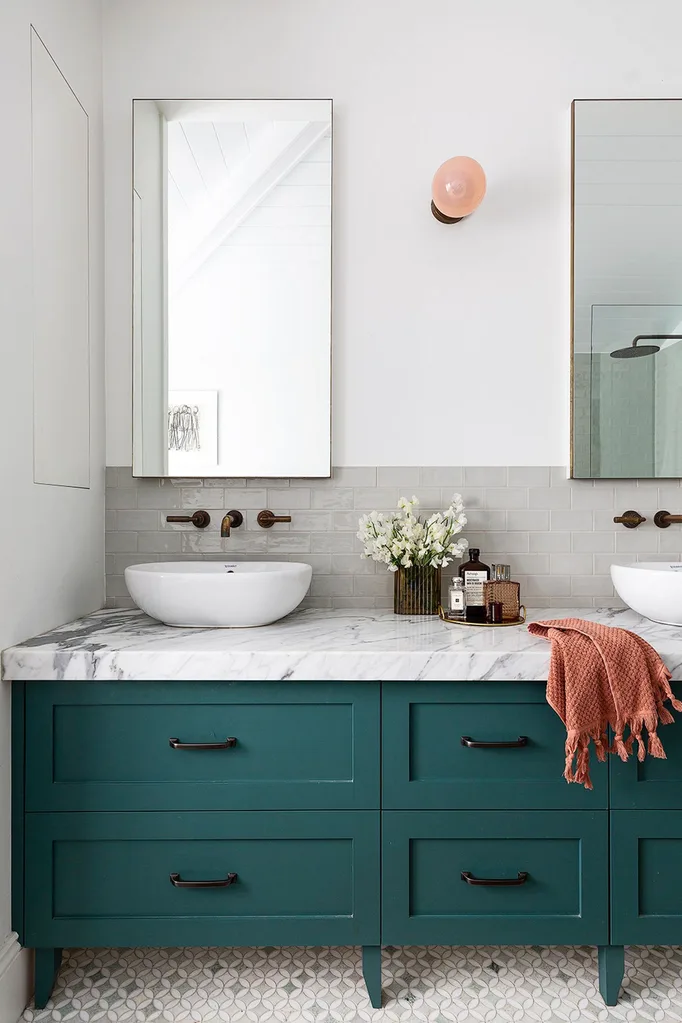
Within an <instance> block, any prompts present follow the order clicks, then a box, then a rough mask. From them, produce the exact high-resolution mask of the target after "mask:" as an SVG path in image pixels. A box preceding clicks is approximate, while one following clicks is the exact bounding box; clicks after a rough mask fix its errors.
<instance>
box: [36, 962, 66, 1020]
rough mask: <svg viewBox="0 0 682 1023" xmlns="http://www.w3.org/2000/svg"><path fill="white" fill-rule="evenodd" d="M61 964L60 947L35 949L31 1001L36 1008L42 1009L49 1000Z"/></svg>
mask: <svg viewBox="0 0 682 1023" xmlns="http://www.w3.org/2000/svg"><path fill="white" fill-rule="evenodd" d="M61 964H62V950H61V948H37V949H36V950H35V968H34V995H33V1002H34V1005H35V1007H36V1009H44V1008H45V1006H46V1005H47V1003H48V1002H49V1000H50V995H51V994H52V988H53V987H54V982H55V980H56V979H57V974H58V973H59V967H60V966H61Z"/></svg>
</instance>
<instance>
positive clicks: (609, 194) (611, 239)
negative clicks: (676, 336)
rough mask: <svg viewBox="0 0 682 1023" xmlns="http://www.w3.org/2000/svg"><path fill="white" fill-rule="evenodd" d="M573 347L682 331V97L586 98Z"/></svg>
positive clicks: (611, 345)
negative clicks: (666, 99)
mask: <svg viewBox="0 0 682 1023" xmlns="http://www.w3.org/2000/svg"><path fill="white" fill-rule="evenodd" d="M574 245H575V283H574V287H575V350H576V352H590V351H592V352H597V353H603V352H611V351H614V350H615V349H616V348H622V347H624V346H626V345H628V344H630V342H631V341H632V339H633V337H635V336H636V335H637V334H653V333H659V332H660V333H681V332H682V331H680V330H679V329H678V328H679V325H680V321H681V320H682V308H681V305H682V101H664V100H661V101H622V102H621V101H609V102H598V101H597V102H578V103H577V104H576V118H575V212H574Z"/></svg>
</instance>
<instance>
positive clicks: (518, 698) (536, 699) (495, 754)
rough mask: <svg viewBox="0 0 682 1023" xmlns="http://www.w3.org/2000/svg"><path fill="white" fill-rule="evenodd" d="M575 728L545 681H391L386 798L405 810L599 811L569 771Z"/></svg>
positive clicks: (598, 770)
mask: <svg viewBox="0 0 682 1023" xmlns="http://www.w3.org/2000/svg"><path fill="white" fill-rule="evenodd" d="M565 740H566V731H565V728H564V726H563V724H562V723H561V721H560V720H559V718H558V717H557V715H556V714H555V713H554V711H553V710H552V708H551V707H549V706H548V704H547V703H546V702H545V687H544V685H543V684H542V683H539V682H538V683H534V682H530V683H528V682H527V683H514V684H512V683H508V682H507V683H504V682H503V683H487V682H486V683H475V682H463V683H431V684H418V685H414V686H413V685H409V684H408V685H393V686H384V691H383V761H384V764H383V769H384V790H383V793H384V795H383V798H384V802H383V805H384V807H386V808H395V809H425V810H428V809H441V808H442V809H458V808H462V809H479V808H484V807H487V808H490V809H508V808H519V809H554V808H556V809H560V808H563V807H566V808H568V809H572V808H576V809H582V808H584V809H599V808H602V807H606V805H607V771H606V769H605V765H603V764H599V763H598V762H597V760H596V757H595V756H594V754H593V756H592V781H593V784H594V790H593V791H590V792H588V791H587V790H586V789H585V788H583V786H581V785H567V784H566V782H565V781H564V778H563V771H564V743H565Z"/></svg>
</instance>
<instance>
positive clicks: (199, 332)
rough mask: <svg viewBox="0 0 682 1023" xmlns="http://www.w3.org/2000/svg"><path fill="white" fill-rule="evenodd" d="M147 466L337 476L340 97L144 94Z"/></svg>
mask: <svg viewBox="0 0 682 1023" xmlns="http://www.w3.org/2000/svg"><path fill="white" fill-rule="evenodd" d="M133 125H134V127H133V135H134V161H133V163H134V189H133V217H134V224H133V234H134V245H133V263H134V288H133V292H134V311H133V312H134V315H133V384H134V388H133V390H134V416H133V448H134V465H133V471H134V473H135V475H136V476H194V477H197V476H204V477H205V476H225V477H228V476H229V477H240V476H241V477H243V476H264V477H278V476H328V475H329V474H330V464H331V461H330V403H331V393H330V391H331V384H330V359H331V334H330V315H331V174H332V110H331V102H330V101H329V100H211V101H207V100H201V101H198V100H192V101H189V100H185V101H168V100H136V101H135V103H134V110H133Z"/></svg>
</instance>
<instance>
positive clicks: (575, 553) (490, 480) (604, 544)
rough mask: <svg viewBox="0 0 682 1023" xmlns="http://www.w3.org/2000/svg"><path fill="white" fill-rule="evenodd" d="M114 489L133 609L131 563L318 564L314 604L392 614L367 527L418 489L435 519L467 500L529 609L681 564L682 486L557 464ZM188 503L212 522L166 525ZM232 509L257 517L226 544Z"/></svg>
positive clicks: (389, 583) (113, 588)
mask: <svg viewBox="0 0 682 1023" xmlns="http://www.w3.org/2000/svg"><path fill="white" fill-rule="evenodd" d="M106 480H107V506H106V516H105V517H106V530H107V532H106V571H107V580H108V600H109V602H110V603H112V604H114V605H115V606H118V607H124V606H130V605H131V602H130V599H129V597H128V596H127V595H126V594H127V591H126V589H125V584H124V581H123V573H124V571H125V568H126V567H127V565H129V564H139V563H140V562H144V561H164V560H174V559H177V558H191V559H197V558H205V559H208V560H215V559H219V560H222V559H223V558H226V557H230V558H232V557H233V558H235V560H244V559H253V560H257V561H258V560H260V561H266V560H283V561H296V560H300V561H303V562H306V563H308V564H310V565H311V567H312V568H313V589H312V591H311V593H310V594H309V595H308V597H307V598H306V601H305V605H304V606H309V607H347V608H360V607H368V606H369V607H390V606H391V605H392V599H393V598H392V592H393V576H392V574H391V573H390V572H388V571H387V570H386V568H385V567H384V566H383V565H379V564H376V563H375V562H373V561H365V560H362V559H361V558H360V556H359V555H360V552H361V550H362V544H361V542H360V540H358V539H357V537H356V533H357V529H358V518H359V517H360V515H361V514H364V513H365V512H369V511H372V510H374V509H376V510H377V511H383V512H389V511H392V510H394V509H395V507H396V504H397V501H398V498H399V497H401V496H406V497H411V496H412V495H413V494H416V495H417V496H418V497H419V498H420V501H421V508H422V510H423V511H424V512H426V513H429V512H431V511H435V510H439V509H442V508H445V507H446V506H447V505H448V504H449V503H450V501H451V499H452V495H453V493H455V492H459V493H461V494H462V495H463V498H464V502H465V510H466V514H467V517H468V520H469V521H468V523H467V526H466V527H465V528H464V530H463V533H462V536H463V537H465V538H467V539H468V540H469V543H470V545H471V546H475V547H479V548H480V550H481V557H482V559H483V560H484V561H486V562H487V563H488V564H492V563H494V562H496V561H503V562H508V563H509V564H510V565H511V566H512V573H513V575H514V577H515V578H517V579H518V580H519V582H520V583H521V587H522V590H521V596H522V600H523V601H524V603H525V604H526V605H528V606H531V607H532V606H538V605H542V604H544V605H550V606H552V607H560V606H562V605H563V606H565V607H578V606H583V607H584V606H588V607H590V606H599V605H604V604H611V605H612V604H616V603H618V601H617V598H615V597H614V596H613V589H612V585H611V580H610V575H609V570H610V566H611V564H613V563H618V564H628V563H632V562H633V561H636V560H640V561H641V560H644V561H646V560H658V559H661V560H669V559H673V560H680V559H681V558H682V528H681V527H680V526H678V525H673V526H671V527H670V528H669V529H657V528H656V527H655V526H654V523H653V517H654V513H655V512H656V511H657V509H658V508H661V507H664V508H668V510H669V511H671V512H673V513H678V512H682V488H680V485H679V481H677V480H666V481H656V480H639V481H622V482H614V481H608V480H604V481H600V480H598V481H592V480H567V479H566V471H565V469H563V468H562V467H556V466H555V467H551V466H530V467H526V466H510V467H509V468H507V467H505V466H492V467H491V466H480V467H466V468H462V467H458V466H422V467H409V466H408V467H403V466H385V467H379V468H375V467H369V466H359V467H348V468H346V467H343V468H336V469H334V471H333V474H332V476H331V478H329V479H326V478H321V479H292V480H288V479H242V478H239V479H234V478H225V479H207V480H205V481H204V480H199V479H174V480H165V479H164V480H155V479H154V480H152V479H150V480H146V479H145V480H141V479H134V478H133V476H132V473H131V471H130V469H129V468H126V467H122V468H110V469H108V470H107V474H106ZM180 508H182V509H185V510H186V511H187V513H191V511H192V510H196V509H197V508H205V509H206V510H208V511H209V513H210V515H211V524H210V526H209V527H208V528H207V529H205V530H197V529H195V527H194V526H193V525H192V524H191V523H189V524H173V523H168V522H167V521H166V516H167V515H168V514H174V513H175V514H177V513H178V509H180ZM230 508H238V509H240V510H241V511H243V512H244V515H245V522H244V525H243V526H241V527H240V528H239V529H235V530H233V531H232V535H231V536H230V537H229V538H225V539H222V538H221V537H220V532H219V530H220V521H221V519H222V517H223V515H224V514H225V511H227V510H229V509H230ZM263 508H271V509H272V511H274V512H275V513H276V514H290V515H291V517H292V521H291V523H283V524H278V525H277V526H274V527H273V528H272V529H270V530H264V529H262V528H261V527H260V526H258V524H257V521H256V519H257V513H258V511H260V510H262V509H263ZM629 508H634V509H635V510H637V511H639V512H640V513H641V514H642V515H644V516H646V519H647V521H646V522H645V523H643V524H642V525H641V526H639V527H638V528H637V529H632V530H628V529H626V528H625V527H624V526H622V525H618V524H616V523H614V522H613V518H614V515H620V514H622V513H623V512H624V511H626V510H627V509H629ZM456 568H457V565H456V563H455V564H453V565H451V566H450V567H449V568H448V569H447V570H446V572H445V573H444V576H445V577H446V578H447V577H449V575H450V574H451V573H452V571H453V570H456Z"/></svg>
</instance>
